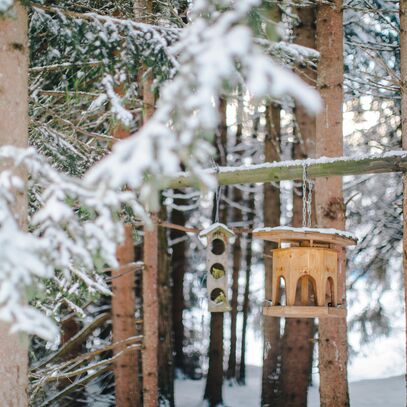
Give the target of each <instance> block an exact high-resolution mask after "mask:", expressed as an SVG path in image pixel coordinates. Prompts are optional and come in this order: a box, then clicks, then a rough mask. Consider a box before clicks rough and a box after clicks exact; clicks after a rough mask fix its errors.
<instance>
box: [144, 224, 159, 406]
mask: <svg viewBox="0 0 407 407" xmlns="http://www.w3.org/2000/svg"><path fill="white" fill-rule="evenodd" d="M143 257H144V272H143V320H144V324H143V326H144V349H143V352H142V358H143V406H144V407H157V405H158V348H159V343H158V342H159V341H158V339H159V338H158V329H159V322H158V320H159V302H158V226H157V219H156V216H153V226H152V228H151V229H149V228H144V256H143Z"/></svg>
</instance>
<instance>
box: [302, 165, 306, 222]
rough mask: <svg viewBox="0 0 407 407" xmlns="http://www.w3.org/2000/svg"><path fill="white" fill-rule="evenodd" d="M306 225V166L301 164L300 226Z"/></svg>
mask: <svg viewBox="0 0 407 407" xmlns="http://www.w3.org/2000/svg"><path fill="white" fill-rule="evenodd" d="M306 226H307V166H306V165H305V164H303V166H302V227H303V228H305V227H306Z"/></svg>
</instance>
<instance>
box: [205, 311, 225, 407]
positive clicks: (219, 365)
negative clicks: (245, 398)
mask: <svg viewBox="0 0 407 407" xmlns="http://www.w3.org/2000/svg"><path fill="white" fill-rule="evenodd" d="M208 356H209V369H208V376H207V378H206V386H205V394H204V400H207V401H208V404H209V407H216V406H219V405H222V404H223V395H222V386H223V312H212V313H211V324H210V338H209V354H208Z"/></svg>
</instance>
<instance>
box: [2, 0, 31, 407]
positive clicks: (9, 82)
mask: <svg viewBox="0 0 407 407" xmlns="http://www.w3.org/2000/svg"><path fill="white" fill-rule="evenodd" d="M14 11H15V17H10V18H8V17H0V145H1V146H4V145H13V146H16V147H27V138H28V38H27V12H26V10H25V8H24V7H23V6H22V5H21V4H20V2H15V6H14ZM3 169H4V167H3ZM20 175H21V176H22V177H23V178H26V177H27V176H26V174H20ZM15 214H16V216H17V217H18V218H19V222H20V226H21V227H22V228H26V227H27V196H26V194H19V195H18V196H17V202H16V205H15ZM9 329H10V326H9V325H8V324H6V323H4V322H0V376H1V380H0V405H2V406H5V407H6V406H10V407H11V406H13V407H20V406H21V407H22V406H27V405H28V401H27V377H28V376H27V366H28V339H27V337H26V335H23V334H14V335H11V334H9Z"/></svg>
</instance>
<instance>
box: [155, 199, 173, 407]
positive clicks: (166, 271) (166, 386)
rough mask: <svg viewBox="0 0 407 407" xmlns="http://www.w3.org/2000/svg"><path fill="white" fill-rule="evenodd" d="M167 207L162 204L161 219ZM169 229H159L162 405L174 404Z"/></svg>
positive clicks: (159, 360) (165, 214)
mask: <svg viewBox="0 0 407 407" xmlns="http://www.w3.org/2000/svg"><path fill="white" fill-rule="evenodd" d="M166 218H167V208H166V206H165V205H163V204H161V210H160V219H162V220H166ZM167 241H168V239H167V229H165V228H159V229H158V302H159V324H158V338H159V342H158V372H159V374H158V390H159V401H160V405H165V406H169V407H173V406H174V363H173V342H172V287H171V269H170V262H169V256H168V244H167Z"/></svg>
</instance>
